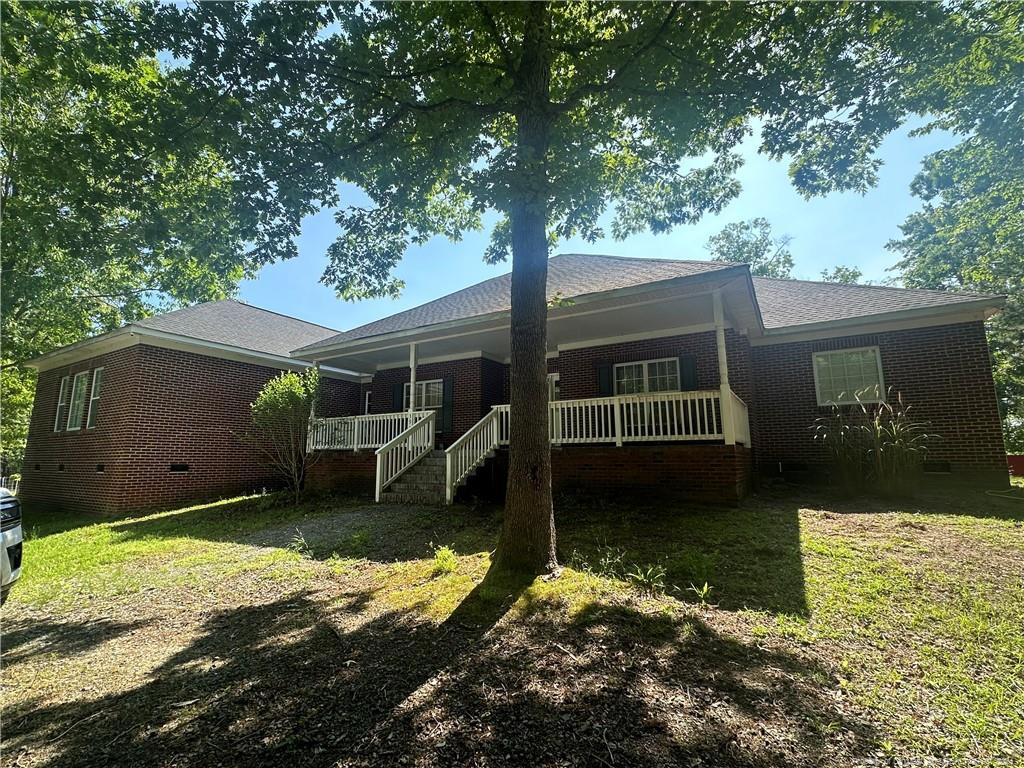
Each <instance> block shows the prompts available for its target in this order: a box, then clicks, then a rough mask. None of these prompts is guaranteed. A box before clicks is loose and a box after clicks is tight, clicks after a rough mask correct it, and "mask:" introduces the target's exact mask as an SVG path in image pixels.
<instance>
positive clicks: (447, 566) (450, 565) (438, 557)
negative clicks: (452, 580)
mask: <svg viewBox="0 0 1024 768" xmlns="http://www.w3.org/2000/svg"><path fill="white" fill-rule="evenodd" d="M458 568H459V557H458V555H457V554H455V550H454V549H452V548H451V547H434V570H433V575H434V576H444V575H446V574H449V573H455V571H456V570H458Z"/></svg>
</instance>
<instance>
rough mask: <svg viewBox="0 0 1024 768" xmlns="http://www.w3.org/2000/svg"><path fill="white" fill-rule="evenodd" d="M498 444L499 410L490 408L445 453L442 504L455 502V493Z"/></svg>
mask: <svg viewBox="0 0 1024 768" xmlns="http://www.w3.org/2000/svg"><path fill="white" fill-rule="evenodd" d="M498 444H499V435H498V410H497V407H494V408H492V409H491V410H490V411H489V412H488V413H487V414H486V415H484V416H483V418H481V419H480V421H478V422H477V423H476V424H474V425H473V426H472V427H470V428H469V429H468V430H467V431H466V432H465V434H463V435H462V437H460V438H459V439H458V440H456V441H455V442H454V443H452V444H451V445H449V446H448V448H447V450H446V451H445V452H444V503H445V504H451V503H452V501H454V499H455V489H456V488H458V487H459V484H460V483H461V482H462V481H463V480H465V479H466V478H467V477H468V476H469V474H470V472H472V471H473V470H474V469H476V468H477V467H478V466H479V465H480V464H481V463H482V462H483V461H484V459H486V458H487V455H488V454H489V453H490V452H491V451H493V450H494V449H496V448H497V447H498Z"/></svg>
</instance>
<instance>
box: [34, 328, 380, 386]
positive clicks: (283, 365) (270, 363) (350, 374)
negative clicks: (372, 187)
mask: <svg viewBox="0 0 1024 768" xmlns="http://www.w3.org/2000/svg"><path fill="white" fill-rule="evenodd" d="M137 344H145V345H147V346H151V347H157V348H161V349H175V350H179V351H181V352H190V353H192V354H196V355H203V356H205V357H213V358H217V359H219V360H234V361H237V362H243V363H251V364H253V365H262V366H266V367H269V368H278V369H282V370H291V371H302V370H306V369H307V368H312V367H313V365H314V363H312V362H310V361H307V360H299V359H296V358H293V357H284V356H282V355H272V354H269V353H266V352H257V351H255V350H251V349H244V348H242V347H233V346H231V345H228V344H219V343H217V342H212V341H204V340H202V339H195V338H192V337H190V336H181V335H179V334H176V333H168V332H166V331H157V330H154V329H152V328H143V327H140V326H136V325H126V326H125V327H124V328H118V329H117V330H115V331H111V332H110V333H105V334H103V335H101V336H96V337H94V338H91V339H85V340H83V341H80V342H78V343H76V344H72V345H71V346H69V347H64V348H61V349H58V350H55V351H53V352H50V353H49V354H46V355H43V356H42V357H37V358H35V359H34V360H30V361H28V362H27V363H26V365H27V366H29V367H31V368H35V369H36V370H38V371H48V370H52V369H53V368H61V367H63V366H67V365H73V364H75V363H77V362H80V361H82V360H89V359H91V358H94V357H100V356H102V355H107V354H110V353H111V352H116V351H119V350H121V349H125V348H127V347H131V346H135V345H137ZM320 373H321V375H323V376H325V377H327V378H329V379H342V380H344V381H353V382H359V381H361V380H362V379H363V378H364V375H363V374H360V373H356V372H354V371H346V370H343V369H341V368H334V367H332V366H324V365H322V366H320Z"/></svg>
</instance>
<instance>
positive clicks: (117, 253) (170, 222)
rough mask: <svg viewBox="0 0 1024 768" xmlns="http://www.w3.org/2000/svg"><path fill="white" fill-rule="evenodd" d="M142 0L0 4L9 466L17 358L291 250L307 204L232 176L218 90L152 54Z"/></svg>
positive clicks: (1, 433) (21, 388) (150, 23)
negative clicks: (223, 151) (223, 150)
mask: <svg viewBox="0 0 1024 768" xmlns="http://www.w3.org/2000/svg"><path fill="white" fill-rule="evenodd" d="M156 18H157V6H156V5H155V4H154V3H131V4H130V3H121V2H90V3H56V2H54V3H43V2H33V3H23V2H19V1H18V0H4V2H3V3H2V5H0V36H2V37H0V51H2V65H0V77H2V87H0V215H2V217H3V226H2V229H0V270H2V271H0V288H2V290H0V337H2V345H3V348H2V382H0V386H2V390H3V413H2V418H0V438H2V440H0V449H2V451H3V454H4V457H5V458H9V459H13V460H14V464H17V462H18V458H19V455H20V453H21V451H22V450H23V446H24V442H25V438H26V433H27V427H28V416H29V412H30V410H31V405H32V395H33V389H34V377H33V375H32V374H31V372H30V371H28V370H26V369H25V368H23V367H22V366H21V365H20V364H21V363H22V362H24V361H25V360H26V359H29V358H32V357H34V356H36V355H40V354H42V353H44V352H48V351H50V350H52V349H54V348H56V347H59V346H62V345H65V344H71V343H73V342H76V341H80V340H81V339H82V338H84V337H85V336H88V335H90V334H92V333H96V332H100V331H105V330H109V329H111V328H115V327H117V326H119V325H122V324H123V323H125V322H128V321H131V320H134V319H136V318H138V317H140V316H142V315H145V314H149V313H151V312H153V311H155V310H156V309H158V308H166V307H169V306H171V305H173V304H176V303H191V302H195V301H202V300H207V299H214V298H222V297H224V296H225V295H227V294H229V293H231V292H232V291H233V290H234V289H235V287H236V285H237V283H238V281H239V280H240V279H241V278H242V277H243V276H244V275H246V274H255V272H256V270H258V268H259V267H260V266H261V265H263V264H266V263H268V262H270V261H273V260H275V259H278V258H284V257H287V256H290V255H293V254H294V252H295V245H294V242H293V236H294V235H295V234H296V233H297V232H298V224H299V221H300V220H301V218H302V216H303V215H305V214H306V213H309V212H310V211H312V210H314V208H313V207H312V206H311V205H310V204H309V203H308V202H300V201H299V200H298V198H296V199H295V200H289V199H282V198H281V197H279V195H278V190H276V189H275V190H271V189H268V188H266V187H265V186H264V185H262V184H261V183H253V184H249V183H248V182H249V181H251V180H252V179H250V178H248V177H246V176H245V175H244V172H243V173H241V174H240V173H237V172H236V171H237V170H238V169H239V166H238V165H237V164H233V163H229V162H228V161H227V160H226V159H225V158H224V157H223V156H221V155H220V154H219V153H218V151H217V147H222V146H230V142H229V141H227V140H226V137H225V136H223V135H218V134H217V131H218V130H224V129H226V128H227V126H226V124H225V123H224V121H219V122H217V123H214V122H207V121H206V120H205V119H204V114H205V113H206V112H207V111H210V110H212V109H213V108H214V107H216V108H217V109H218V110H220V111H221V112H222V113H223V114H227V112H228V111H229V110H230V109H231V102H230V99H227V98H224V97H223V94H222V93H221V92H219V91H207V90H204V89H202V88H201V87H200V88H196V87H194V86H193V85H192V84H190V83H189V82H187V81H186V79H184V78H183V77H181V76H180V73H178V74H176V73H175V72H174V71H173V69H169V68H168V67H167V66H165V65H162V64H161V62H160V60H159V58H158V54H159V50H158V46H157V38H156V36H155V34H154V33H155V30H156V28H155V26H154V23H155V21H156Z"/></svg>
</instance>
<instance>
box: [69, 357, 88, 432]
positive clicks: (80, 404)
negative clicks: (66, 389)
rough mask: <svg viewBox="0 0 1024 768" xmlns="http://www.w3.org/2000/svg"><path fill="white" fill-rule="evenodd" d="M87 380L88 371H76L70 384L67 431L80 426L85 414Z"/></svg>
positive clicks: (77, 428)
mask: <svg viewBox="0 0 1024 768" xmlns="http://www.w3.org/2000/svg"><path fill="white" fill-rule="evenodd" d="M88 381H89V372H88V371H82V372H81V373H76V374H75V378H74V381H73V382H72V384H71V407H70V408H69V409H68V431H69V432H74V431H76V430H79V429H81V428H82V416H83V415H84V414H85V386H86V382H88Z"/></svg>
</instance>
